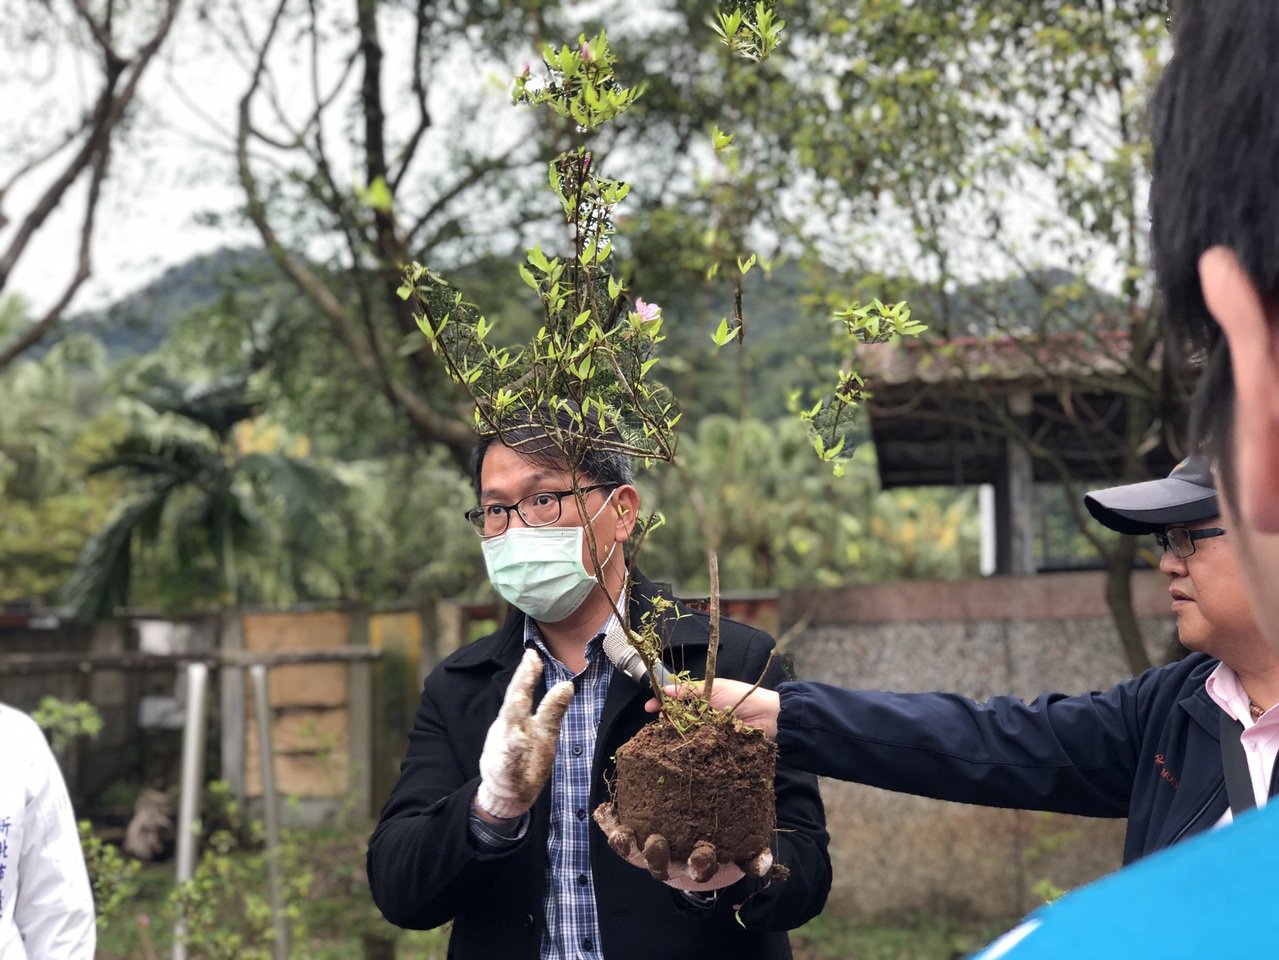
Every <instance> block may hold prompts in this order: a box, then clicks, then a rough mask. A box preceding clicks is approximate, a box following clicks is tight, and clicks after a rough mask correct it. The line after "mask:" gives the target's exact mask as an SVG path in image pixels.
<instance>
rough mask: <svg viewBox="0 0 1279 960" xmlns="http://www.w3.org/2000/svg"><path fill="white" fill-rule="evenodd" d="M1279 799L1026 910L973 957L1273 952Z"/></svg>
mask: <svg viewBox="0 0 1279 960" xmlns="http://www.w3.org/2000/svg"><path fill="white" fill-rule="evenodd" d="M1276 853H1279V803H1275V804H1271V805H1270V806H1267V807H1264V808H1263V809H1261V810H1254V811H1251V812H1249V813H1245V814H1243V815H1242V816H1240V817H1239V819H1238V820H1236V821H1235V822H1234V823H1232V824H1230V825H1229V826H1225V827H1222V828H1221V829H1219V830H1213V831H1210V832H1208V833H1204V834H1200V835H1199V836H1196V837H1194V838H1192V839H1190V840H1188V841H1186V842H1185V843H1182V844H1178V845H1177V846H1175V847H1172V848H1170V849H1168V850H1164V851H1162V852H1160V853H1158V854H1156V855H1154V856H1151V857H1147V858H1146V859H1144V860H1142V861H1141V862H1139V863H1136V864H1133V865H1132V866H1130V867H1125V868H1124V869H1123V870H1120V871H1119V872H1117V873H1112V874H1110V875H1109V876H1107V877H1103V878H1102V879H1100V880H1098V881H1096V882H1095V883H1091V884H1089V885H1088V886H1086V887H1081V888H1080V889H1079V890H1076V891H1075V892H1073V893H1070V894H1067V895H1066V896H1065V897H1063V898H1062V899H1060V900H1058V901H1057V902H1055V903H1052V904H1049V905H1048V906H1045V907H1041V908H1040V909H1039V910H1037V911H1036V912H1035V913H1032V914H1031V915H1030V916H1029V917H1028V918H1027V919H1026V921H1025V922H1024V923H1023V924H1021V925H1020V926H1019V927H1017V928H1015V929H1014V930H1012V931H1010V932H1009V933H1007V934H1005V935H1004V936H1003V937H1001V938H1000V939H998V940H996V941H995V942H994V943H992V944H991V945H990V946H989V947H987V948H986V949H984V950H982V951H981V952H979V953H977V954H976V955H975V956H974V957H973V960H1060V958H1062V957H1087V958H1089V960H1106V958H1110V957H1114V958H1116V960H1121V958H1122V960H1131V958H1133V957H1159V958H1160V960H1206V958H1210V957H1250V958H1251V957H1256V958H1262V957H1270V956H1273V955H1274V953H1275V947H1274V943H1275V907H1274V899H1275V889H1276V887H1275V884H1276V881H1279V857H1277V856H1276Z"/></svg>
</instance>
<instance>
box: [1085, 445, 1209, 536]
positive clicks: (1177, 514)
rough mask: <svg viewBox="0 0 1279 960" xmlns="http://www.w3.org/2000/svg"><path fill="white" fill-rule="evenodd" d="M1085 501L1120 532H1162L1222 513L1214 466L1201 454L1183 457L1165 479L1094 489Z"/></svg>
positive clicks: (1096, 517) (1102, 519) (1097, 518)
mask: <svg viewBox="0 0 1279 960" xmlns="http://www.w3.org/2000/svg"><path fill="white" fill-rule="evenodd" d="M1084 503H1085V504H1086V505H1087V506H1088V512H1089V513H1091V514H1092V515H1093V517H1094V519H1096V520H1098V521H1100V522H1101V523H1103V524H1105V525H1106V526H1107V527H1109V528H1110V529H1111V530H1118V531H1119V532H1120V533H1159V532H1160V531H1161V530H1163V529H1164V527H1167V526H1169V525H1170V524H1174V523H1194V522H1195V521H1196V520H1211V519H1212V518H1213V517H1215V516H1217V514H1218V513H1219V512H1220V511H1219V510H1218V509H1217V486H1216V483H1215V481H1214V480H1213V477H1212V468H1211V465H1210V464H1209V461H1208V458H1207V457H1204V456H1200V455H1195V456H1192V457H1187V458H1186V459H1185V460H1182V461H1181V463H1179V464H1177V465H1176V466H1175V467H1173V468H1172V473H1170V474H1168V476H1166V477H1164V478H1163V479H1162V480H1147V481H1146V482H1145V483H1128V484H1124V485H1123V486H1122V487H1107V488H1106V489H1105V490H1094V491H1093V492H1092V493H1089V494H1087V495H1085V496H1084Z"/></svg>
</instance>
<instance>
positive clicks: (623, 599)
mask: <svg viewBox="0 0 1279 960" xmlns="http://www.w3.org/2000/svg"><path fill="white" fill-rule="evenodd" d="M472 479H473V481H474V485H475V492H476V495H477V497H478V500H479V504H478V506H477V507H475V508H474V509H472V510H471V511H468V513H467V518H468V519H469V520H470V521H471V523H472V524H473V526H474V529H475V532H477V533H478V534H479V535H480V537H481V538H482V539H481V540H480V545H481V547H482V549H483V553H484V557H485V563H486V565H487V567H488V572H489V578H490V580H491V581H492V582H493V585H494V586H495V587H496V588H497V590H498V592H499V593H500V594H501V596H502V597H503V598H504V599H505V600H507V602H508V603H510V604H511V611H510V616H509V617H508V618H507V620H506V623H505V624H504V625H503V626H502V627H501V628H500V629H499V630H498V631H497V632H496V633H494V634H492V635H491V636H488V637H484V638H483V639H481V640H477V641H476V642H474V643H472V644H469V645H468V646H466V647H463V648H462V649H461V650H459V651H458V652H457V653H454V654H453V655H451V656H449V657H448V658H447V659H446V660H444V661H443V662H442V663H441V664H440V665H439V666H438V667H437V668H436V669H435V670H434V671H433V672H432V673H431V675H430V676H429V677H428V678H427V680H426V684H425V688H424V690H423V693H422V700H421V703H420V705H419V707H418V711H417V716H416V719H415V721H414V725H413V730H412V732H411V733H410V735H409V750H408V755H407V756H406V757H405V759H404V762H403V764H402V765H401V770H400V779H399V782H398V783H397V784H396V786H395V788H394V790H393V791H392V794H391V797H390V799H389V800H388V801H387V803H386V806H385V807H384V809H383V810H382V815H381V819H380V821H379V823H378V825H377V828H376V830H375V831H374V833H373V836H372V838H371V840H370V841H369V852H368V874H369V884H370V887H371V889H372V892H373V897H374V900H375V901H376V902H377V905H378V907H379V908H380V909H381V910H382V912H383V914H384V915H385V916H386V918H387V919H388V920H390V921H391V922H392V923H395V924H397V925H399V926H403V927H411V928H428V927H435V926H439V925H441V924H443V923H447V922H449V921H452V923H453V929H452V935H451V940H450V944H449V956H450V957H456V958H458V960H468V958H476V960H490V958H497V957H501V958H502V960H524V958H527V960H533V958H540V960H552V958H569V957H572V958H574V960H578V958H586V960H590V958H596V957H607V958H608V960H627V958H635V960H647V958H653V957H661V958H663V960H679V958H688V960H718V958H723V960H742V958H747V960H749V958H759V960H782V958H787V957H790V956H791V950H790V945H789V940H788V936H787V933H786V931H787V930H790V929H793V928H795V927H798V926H800V925H801V924H803V923H804V922H806V921H807V920H809V919H811V918H812V917H814V916H816V915H817V914H818V913H820V912H821V909H822V906H823V905H824V903H825V901H826V895H827V893H828V891H829V889H830V859H829V856H828V854H827V849H826V847H827V840H828V838H827V836H826V830H825V816H824V813H823V810H822V805H821V799H820V797H819V796H818V792H817V783H816V779H815V778H814V777H812V776H811V775H809V774H805V773H800V772H798V771H796V770H793V769H791V768H789V767H786V766H784V765H782V764H779V765H778V767H777V775H776V780H775V786H776V797H777V832H776V833H775V835H774V838H773V843H772V850H771V852H769V851H765V852H767V853H769V861H770V863H771V862H774V861H775V862H776V863H779V864H781V865H783V866H785V867H786V868H788V869H789V871H790V876H789V878H788V879H786V880H785V881H783V882H777V881H773V882H771V883H770V882H768V881H766V880H764V879H761V878H760V877H757V876H751V875H749V869H748V871H747V875H743V872H742V870H741V869H739V868H738V867H737V866H736V865H734V864H731V863H730V864H720V865H719V867H718V869H717V870H716V868H715V865H714V863H713V862H712V863H710V864H708V865H707V866H708V867H709V868H710V869H711V870H714V871H715V872H714V873H713V875H712V876H710V878H709V879H699V878H698V877H697V874H698V873H699V872H700V871H699V870H695V869H694V865H693V864H692V863H689V864H688V865H678V864H671V865H670V873H669V876H668V877H667V879H666V882H665V883H659V882H658V881H657V880H655V879H653V877H652V876H650V874H649V872H648V871H647V870H643V869H637V867H636V866H632V865H631V864H630V863H628V862H627V861H625V860H623V859H622V858H621V857H619V856H618V855H617V854H616V853H614V852H613V850H612V849H610V847H609V845H608V843H607V842H606V840H605V837H604V835H603V833H602V832H601V831H600V828H599V827H598V826H596V824H595V822H594V821H593V819H592V816H591V814H592V811H594V810H595V808H596V807H597V806H599V804H601V803H602V802H603V801H605V800H606V799H608V784H607V781H608V779H609V778H610V777H612V776H613V773H614V764H613V755H614V753H615V752H616V750H617V748H618V747H620V746H621V745H622V744H623V743H625V742H626V741H627V740H629V739H630V738H631V737H632V736H633V735H634V734H635V733H636V732H637V731H638V730H639V729H640V728H641V727H642V726H643V724H645V723H646V722H649V721H651V720H652V719H653V718H652V717H651V716H649V715H647V714H646V713H645V711H644V702H645V700H646V699H647V697H648V696H649V695H650V694H651V690H650V689H649V688H648V686H647V684H645V685H644V686H641V685H640V684H638V683H637V682H635V681H634V680H632V679H631V678H630V677H629V676H627V675H626V674H624V673H622V672H620V671H618V670H616V669H615V668H614V667H613V665H612V664H611V663H610V662H609V661H608V660H607V659H606V657H605V655H604V652H603V638H604V635H605V632H606V631H608V630H610V628H614V629H615V628H616V624H615V620H616V617H617V615H616V613H615V611H614V604H615V603H616V605H617V607H616V609H617V610H618V611H624V613H623V614H622V615H624V616H627V617H628V620H629V623H630V626H631V627H632V628H633V629H638V628H639V626H640V623H641V620H642V618H643V617H644V616H645V615H646V614H651V613H652V612H653V611H654V609H655V608H654V601H655V600H656V598H658V597H659V596H661V595H662V594H661V591H660V590H659V589H658V587H657V586H656V585H655V584H653V583H652V582H650V581H648V580H646V579H645V578H644V577H643V576H642V575H640V574H639V573H635V574H634V575H633V576H632V575H631V574H630V572H629V571H628V567H627V560H626V555H625V551H626V547H627V543H628V541H629V540H630V539H631V537H632V534H633V533H634V532H635V529H636V519H637V517H638V516H639V510H640V501H639V493H638V491H637V490H636V489H635V487H634V485H633V484H632V482H631V468H630V461H629V458H627V457H625V456H622V455H619V454H617V453H615V452H612V451H610V450H608V449H598V450H597V449H589V450H588V451H587V453H586V455H584V456H582V457H581V458H580V460H579V461H577V462H576V464H575V466H571V465H570V464H569V462H567V458H566V457H565V455H564V454H563V452H562V450H561V448H560V447H558V446H557V445H556V443H555V442H553V441H552V440H551V439H550V438H549V437H548V435H547V432H546V427H544V426H542V425H541V424H537V423H532V424H530V425H528V426H526V427H516V428H514V429H511V430H507V431H505V432H504V433H503V435H502V438H501V440H500V441H499V440H498V439H497V438H495V437H491V436H488V437H483V438H481V440H480V442H479V444H478V445H477V447H476V450H475V454H474V458H473V470H472ZM579 494H580V496H581V499H582V502H584V504H585V512H584V513H583V512H581V510H580V508H579V500H578V495H579ZM588 528H589V530H590V532H591V535H590V536H586V531H587V529H588ZM597 570H598V571H599V572H600V574H601V576H600V579H599V580H597V579H596V571H597ZM657 616H658V630H659V636H661V637H662V638H663V641H664V651H663V658H664V660H665V661H666V666H667V668H668V669H670V670H672V671H676V672H678V671H680V670H685V669H687V670H690V671H692V672H693V673H694V674H695V675H698V676H700V675H702V674H704V672H705V664H706V651H707V640H708V637H709V628H708V619H707V617H706V615H705V614H704V613H699V612H696V611H693V610H690V609H688V608H685V607H683V606H682V605H677V606H676V607H674V608H671V609H667V610H665V611H664V612H660V613H658V615H657ZM772 649H773V640H772V638H771V637H769V636H767V635H766V634H764V633H762V632H761V631H759V630H755V629H753V628H750V627H747V626H745V625H743V624H739V623H734V622H733V621H729V620H724V621H722V623H721V635H720V649H719V661H718V672H719V673H720V674H721V675H724V676H730V677H737V678H748V679H749V680H751V681H752V682H753V681H754V680H755V679H756V678H758V677H760V676H761V675H762V676H763V677H764V682H765V684H766V685H768V686H774V685H776V684H777V683H778V682H779V681H781V680H783V679H785V677H784V674H783V671H782V668H781V667H780V665H779V664H777V663H776V662H774V663H773V664H772V666H771V667H768V672H767V673H765V667H766V666H767V665H768V663H769V654H770V651H771V650H772ZM730 868H731V869H730Z"/></svg>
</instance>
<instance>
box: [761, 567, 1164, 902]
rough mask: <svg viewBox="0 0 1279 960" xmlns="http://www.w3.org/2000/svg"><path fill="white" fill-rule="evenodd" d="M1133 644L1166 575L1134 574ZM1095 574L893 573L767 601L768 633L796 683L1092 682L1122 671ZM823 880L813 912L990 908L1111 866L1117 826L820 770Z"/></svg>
mask: <svg viewBox="0 0 1279 960" xmlns="http://www.w3.org/2000/svg"><path fill="white" fill-rule="evenodd" d="M1134 595H1135V603H1136V607H1137V613H1138V616H1139V618H1140V619H1141V622H1142V627H1143V629H1144V631H1145V635H1146V640H1147V643H1148V646H1149V648H1150V649H1149V652H1150V655H1151V657H1152V659H1154V660H1158V658H1159V657H1161V656H1162V655H1163V653H1164V652H1165V651H1166V649H1167V647H1168V643H1169V640H1170V638H1171V633H1172V631H1173V630H1174V622H1173V620H1172V617H1171V615H1170V613H1169V610H1168V597H1167V593H1166V584H1165V581H1164V580H1163V578H1161V577H1160V576H1159V575H1158V574H1156V573H1153V572H1151V573H1142V574H1140V575H1138V576H1137V577H1136V583H1135V584H1134ZM1103 597H1104V592H1103V579H1102V575H1101V574H1099V573H1070V574H1054V575H1040V576H1036V577H998V578H989V579H984V580H975V581H962V582H918V581H914V582H903V583H897V584H875V585H872V586H867V587H861V588H843V589H838V590H823V591H787V592H784V593H783V594H782V595H781V596H780V597H779V620H780V624H779V629H780V634H781V636H782V637H784V638H785V650H786V652H787V653H788V654H790V656H791V657H792V658H793V660H794V664H795V670H796V673H797V675H798V676H799V677H801V678H820V679H822V680H824V681H827V682H830V683H834V684H838V685H840V686H846V687H862V688H867V689H877V690H896V691H916V690H946V691H951V692H956V693H960V694H963V695H965V696H968V697H971V698H973V699H975V700H979V701H980V700H985V699H987V698H989V697H990V696H992V695H995V694H1013V695H1015V696H1018V697H1021V698H1023V699H1027V700H1029V699H1032V698H1034V697H1035V696H1036V695H1038V694H1039V693H1041V692H1044V691H1048V690H1054V691H1060V692H1063V693H1068V694H1074V693H1084V692H1087V691H1089V690H1097V689H1105V688H1107V687H1109V686H1111V685H1113V684H1115V683H1117V682H1118V681H1120V680H1122V679H1124V678H1125V677H1127V676H1128V675H1129V670H1128V668H1127V666H1126V663H1125V661H1124V658H1123V655H1122V652H1121V649H1120V646H1119V640H1118V637H1117V635H1116V633H1115V630H1114V627H1113V625H1112V624H1111V621H1110V619H1109V616H1108V614H1107V612H1106V609H1105V605H1104V600H1103ZM822 795H823V798H824V799H825V802H826V812H827V819H828V824H829V828H830V833H831V855H832V860H833V863H834V869H835V882H834V887H833V889H832V891H831V897H830V902H829V905H828V907H827V909H828V911H829V912H831V913H834V914H836V915H838V916H843V917H852V918H872V917H881V916H888V915H894V914H904V913H909V912H912V911H917V910H947V911H952V912H953V911H958V912H962V913H964V914H967V915H972V916H977V917H990V918H1005V917H1009V916H1014V915H1017V914H1020V913H1023V912H1025V911H1026V910H1028V909H1030V908H1031V907H1033V906H1035V905H1036V904H1037V903H1039V902H1040V901H1041V900H1042V896H1041V894H1039V893H1037V892H1036V891H1035V889H1034V888H1035V887H1036V885H1038V884H1040V883H1041V882H1042V881H1048V882H1050V883H1052V884H1054V885H1056V886H1058V887H1066V888H1069V887H1073V886H1076V885H1078V884H1080V883H1084V882H1087V881H1089V880H1091V879H1093V878H1095V877H1097V876H1099V875H1101V874H1103V873H1106V872H1108V871H1110V870H1113V869H1114V868H1116V867H1117V866H1119V862H1120V853H1121V844H1122V839H1123V830H1124V824H1123V821H1106V820H1095V819H1088V818H1083V817H1068V816H1061V815H1056V814H1045V813H1034V812H1024V811H1012V810H999V809H993V808H981V807H972V806H967V805H964V804H956V803H947V802H944V801H938V800H930V799H926V798H921V797H912V796H905V795H902V794H893V793H889V792H886V791H883V790H878V789H875V788H872V787H866V786H861V785H859V784H849V783H840V782H836V781H829V780H823V782H822Z"/></svg>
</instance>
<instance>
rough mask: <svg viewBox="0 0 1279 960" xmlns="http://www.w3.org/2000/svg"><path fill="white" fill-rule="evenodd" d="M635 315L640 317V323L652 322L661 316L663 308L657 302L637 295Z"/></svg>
mask: <svg viewBox="0 0 1279 960" xmlns="http://www.w3.org/2000/svg"><path fill="white" fill-rule="evenodd" d="M635 315H636V316H638V317H639V320H640V323H652V322H653V321H654V320H656V319H658V318H659V317H661V315H662V308H661V307H659V306H658V305H657V304H655V303H649V302H648V301H647V300H645V299H644V298H643V297H636V298H635Z"/></svg>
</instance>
